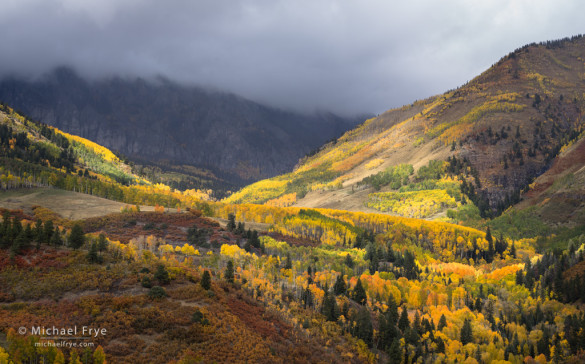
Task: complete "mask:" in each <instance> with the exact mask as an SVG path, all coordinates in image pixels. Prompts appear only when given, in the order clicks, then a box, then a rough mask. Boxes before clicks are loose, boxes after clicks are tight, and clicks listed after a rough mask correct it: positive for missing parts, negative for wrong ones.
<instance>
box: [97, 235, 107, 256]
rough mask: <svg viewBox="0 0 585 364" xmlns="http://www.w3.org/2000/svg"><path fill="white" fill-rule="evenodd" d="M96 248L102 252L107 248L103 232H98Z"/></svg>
mask: <svg viewBox="0 0 585 364" xmlns="http://www.w3.org/2000/svg"><path fill="white" fill-rule="evenodd" d="M97 248H98V250H99V251H100V252H103V251H104V250H106V249H107V248H108V240H107V239H106V236H105V235H104V234H103V233H102V234H100V235H99V237H98V243H97Z"/></svg>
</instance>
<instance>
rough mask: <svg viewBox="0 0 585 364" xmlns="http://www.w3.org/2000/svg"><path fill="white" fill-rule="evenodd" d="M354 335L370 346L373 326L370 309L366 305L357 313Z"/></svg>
mask: <svg viewBox="0 0 585 364" xmlns="http://www.w3.org/2000/svg"><path fill="white" fill-rule="evenodd" d="M356 336H357V337H358V338H360V339H362V340H363V341H364V342H365V343H366V344H367V345H368V346H370V347H371V346H372V339H373V336H374V328H373V326H372V319H371V318H370V311H369V310H368V309H367V308H366V307H362V308H360V310H359V311H358V313H357V319H356Z"/></svg>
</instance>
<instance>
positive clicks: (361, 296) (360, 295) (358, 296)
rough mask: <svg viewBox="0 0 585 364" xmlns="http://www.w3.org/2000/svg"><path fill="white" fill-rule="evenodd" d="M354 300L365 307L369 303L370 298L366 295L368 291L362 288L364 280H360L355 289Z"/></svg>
mask: <svg viewBox="0 0 585 364" xmlns="http://www.w3.org/2000/svg"><path fill="white" fill-rule="evenodd" d="M352 298H353V300H354V301H356V302H357V303H359V304H360V305H365V304H366V302H367V301H368V296H367V294H366V290H365V289H364V286H362V280H361V279H360V278H358V280H357V283H356V284H355V287H354V288H353V297H352Z"/></svg>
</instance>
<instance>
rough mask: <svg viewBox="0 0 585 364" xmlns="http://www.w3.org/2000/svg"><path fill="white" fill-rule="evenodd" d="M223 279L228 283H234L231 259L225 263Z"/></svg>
mask: <svg viewBox="0 0 585 364" xmlns="http://www.w3.org/2000/svg"><path fill="white" fill-rule="evenodd" d="M223 277H224V278H225V280H226V281H228V282H229V283H234V262H233V261H232V260H231V259H230V260H228V262H227V265H226V267H225V271H224V274H223Z"/></svg>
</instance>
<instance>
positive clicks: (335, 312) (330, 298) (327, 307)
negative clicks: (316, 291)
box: [321, 290, 339, 322]
mask: <svg viewBox="0 0 585 364" xmlns="http://www.w3.org/2000/svg"><path fill="white" fill-rule="evenodd" d="M321 313H322V314H323V315H324V316H325V319H326V320H327V321H333V322H336V321H337V319H338V318H339V308H338V307H337V300H336V299H335V296H334V295H333V294H331V293H330V292H329V290H325V297H323V305H322V306H321Z"/></svg>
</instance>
